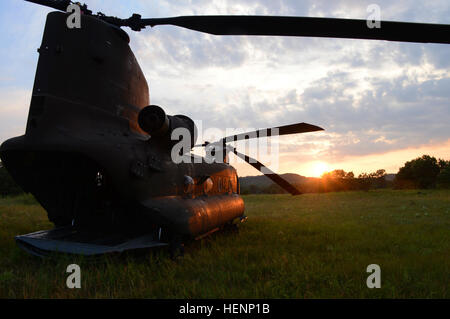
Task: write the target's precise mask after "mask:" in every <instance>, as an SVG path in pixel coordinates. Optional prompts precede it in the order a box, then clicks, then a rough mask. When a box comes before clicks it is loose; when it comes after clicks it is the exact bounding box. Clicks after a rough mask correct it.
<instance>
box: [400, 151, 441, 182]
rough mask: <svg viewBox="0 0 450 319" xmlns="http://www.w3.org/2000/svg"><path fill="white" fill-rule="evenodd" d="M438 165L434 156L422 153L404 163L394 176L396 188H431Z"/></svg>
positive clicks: (438, 170) (438, 169) (435, 177)
mask: <svg viewBox="0 0 450 319" xmlns="http://www.w3.org/2000/svg"><path fill="white" fill-rule="evenodd" d="M439 172H440V167H439V165H438V161H437V160H436V158H435V157H431V156H429V155H423V156H422V157H418V158H416V159H414V160H411V161H409V162H406V163H405V166H403V167H402V168H400V170H399V171H398V173H397V176H396V178H395V186H396V187H397V188H433V187H435V186H436V181H437V176H438V175H439Z"/></svg>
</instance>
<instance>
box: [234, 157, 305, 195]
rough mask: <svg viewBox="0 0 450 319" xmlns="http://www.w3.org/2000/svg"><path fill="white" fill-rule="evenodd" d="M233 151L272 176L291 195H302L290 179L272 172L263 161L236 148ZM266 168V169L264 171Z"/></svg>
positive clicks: (265, 173) (269, 176)
mask: <svg viewBox="0 0 450 319" xmlns="http://www.w3.org/2000/svg"><path fill="white" fill-rule="evenodd" d="M233 153H234V154H236V156H238V157H240V158H241V159H243V160H244V161H246V162H247V163H249V164H250V165H251V166H253V167H254V168H256V169H257V170H258V171H260V172H261V173H263V174H264V175H266V176H267V177H268V178H270V179H271V180H272V181H273V182H274V183H276V184H278V185H279V186H280V187H281V188H283V189H284V190H285V191H287V192H288V193H290V194H291V195H300V194H301V192H300V191H299V190H298V189H297V188H296V187H294V186H293V185H292V184H290V183H289V182H288V181H286V180H285V179H283V178H282V177H281V176H280V175H278V174H277V173H274V172H272V171H271V170H270V169H268V168H267V167H266V166H265V165H264V164H262V163H261V162H259V161H257V160H255V159H254V158H252V157H249V156H247V155H245V154H242V153H239V152H238V151H236V149H234V150H233ZM263 169H264V171H263Z"/></svg>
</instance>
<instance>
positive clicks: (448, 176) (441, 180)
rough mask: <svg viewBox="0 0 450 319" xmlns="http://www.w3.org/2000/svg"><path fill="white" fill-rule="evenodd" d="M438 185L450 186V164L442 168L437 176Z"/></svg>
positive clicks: (442, 186)
mask: <svg viewBox="0 0 450 319" xmlns="http://www.w3.org/2000/svg"><path fill="white" fill-rule="evenodd" d="M437 185H438V187H440V188H450V166H447V167H445V168H444V169H442V170H441V172H440V173H439V175H438V177H437Z"/></svg>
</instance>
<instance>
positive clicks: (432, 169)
mask: <svg viewBox="0 0 450 319" xmlns="http://www.w3.org/2000/svg"><path fill="white" fill-rule="evenodd" d="M294 186H295V187H297V188H298V189H299V190H300V191H301V192H303V193H324V192H338V191H353V190H364V191H369V190H371V189H379V188H394V189H405V188H421V189H427V188H436V187H438V188H450V161H446V160H443V159H436V158H435V157H432V156H429V155H423V156H421V157H418V158H416V159H413V160H411V161H408V162H406V163H405V164H404V166H403V167H401V168H400V169H399V171H398V173H397V174H396V175H395V178H394V180H387V179H386V171H385V170H384V169H379V170H377V171H375V172H372V173H362V174H359V175H358V176H357V177H355V175H354V174H353V172H346V171H344V170H342V169H336V170H334V171H331V172H327V173H325V174H323V175H322V177H320V178H306V179H305V181H304V182H303V183H301V184H294ZM21 193H23V191H22V189H21V188H20V186H19V185H17V183H16V182H15V181H14V180H13V179H12V177H11V175H10V174H9V173H8V171H7V170H6V169H5V168H4V167H3V165H2V163H1V162H0V196H9V195H18V194H21ZM241 193H242V194H258V193H264V194H283V193H286V192H285V191H284V190H283V189H282V188H281V187H280V186H278V185H276V184H271V185H270V186H267V187H261V186H257V185H250V186H247V187H242V186H241Z"/></svg>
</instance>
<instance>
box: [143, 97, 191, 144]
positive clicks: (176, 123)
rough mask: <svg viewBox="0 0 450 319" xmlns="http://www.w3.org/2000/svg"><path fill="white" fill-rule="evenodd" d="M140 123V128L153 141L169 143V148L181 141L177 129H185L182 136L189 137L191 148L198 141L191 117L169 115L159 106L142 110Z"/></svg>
mask: <svg viewBox="0 0 450 319" xmlns="http://www.w3.org/2000/svg"><path fill="white" fill-rule="evenodd" d="M138 123H139V126H140V128H141V129H142V130H143V131H144V132H147V133H148V134H149V135H150V136H151V137H152V139H157V140H162V141H164V142H169V143H168V145H169V146H173V145H174V144H175V143H177V142H178V141H179V140H178V138H179V135H180V134H178V133H177V132H176V131H175V130H176V129H185V130H184V131H181V134H183V136H186V135H188V136H189V138H190V146H191V147H190V148H192V147H194V145H195V142H196V140H197V127H196V126H195V123H194V121H193V120H192V119H191V118H190V117H188V116H185V115H173V116H172V115H167V114H166V112H165V111H164V110H163V109H162V108H161V107H159V106H158V105H149V106H146V107H144V108H143V109H141V111H140V112H139V115H138ZM174 134H175V135H174ZM172 135H174V136H172ZM167 140H169V141H167Z"/></svg>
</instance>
